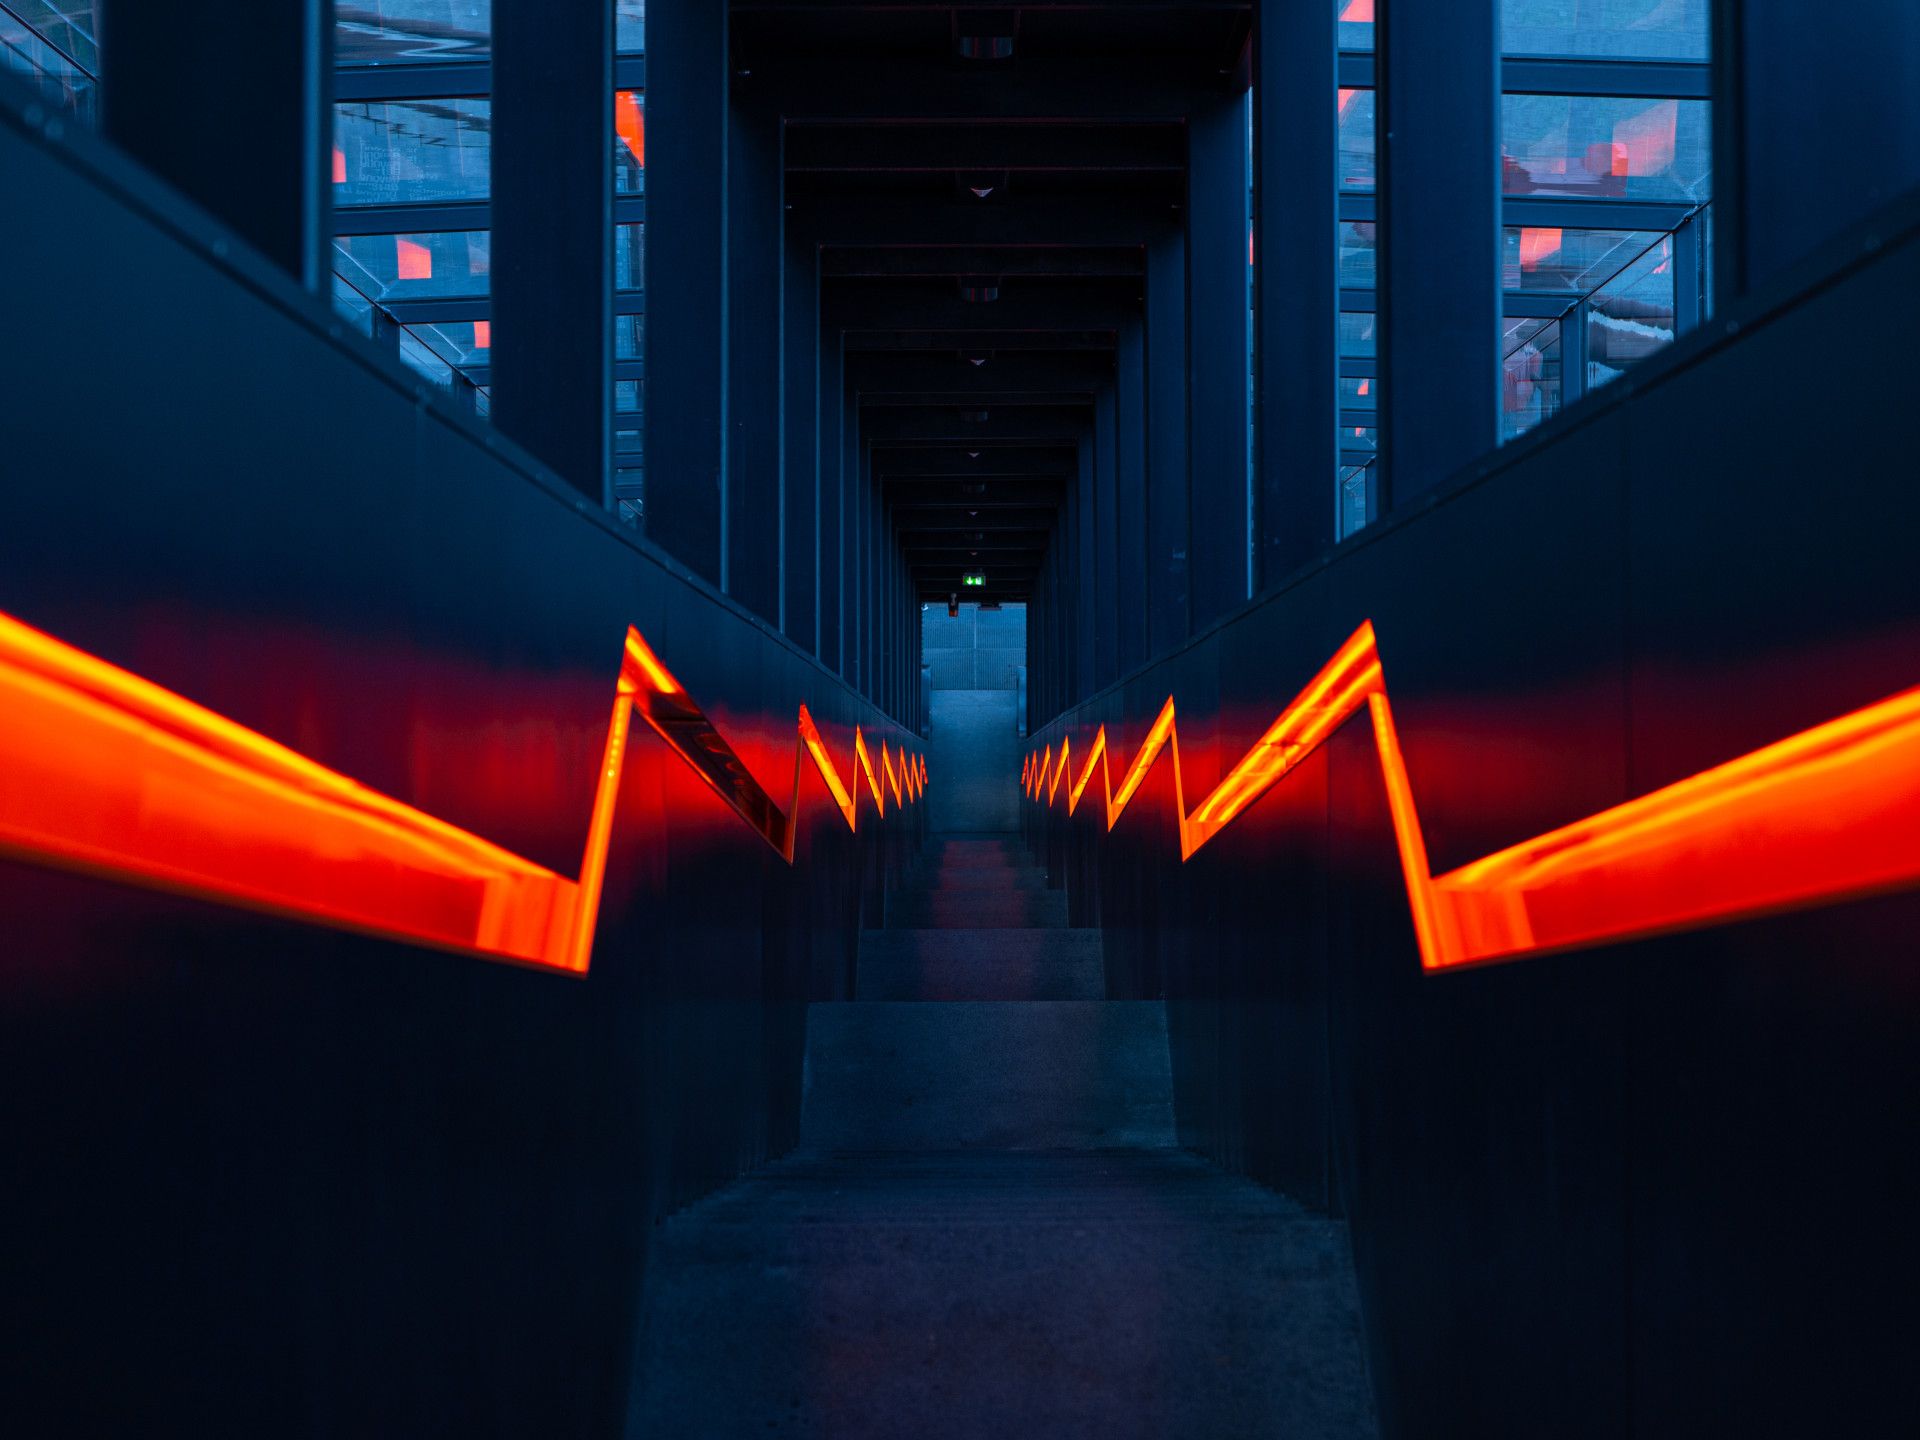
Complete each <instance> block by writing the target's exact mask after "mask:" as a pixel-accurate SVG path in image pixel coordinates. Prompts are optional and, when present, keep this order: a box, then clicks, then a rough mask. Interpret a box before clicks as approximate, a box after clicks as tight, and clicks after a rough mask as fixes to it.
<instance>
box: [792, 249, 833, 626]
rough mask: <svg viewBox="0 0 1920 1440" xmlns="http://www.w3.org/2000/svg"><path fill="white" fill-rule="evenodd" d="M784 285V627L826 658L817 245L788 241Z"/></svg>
mask: <svg viewBox="0 0 1920 1440" xmlns="http://www.w3.org/2000/svg"><path fill="white" fill-rule="evenodd" d="M784 284H785V298H784V301H783V304H782V307H781V309H782V319H781V325H782V327H783V335H782V343H783V345H784V347H785V361H784V366H785V369H784V374H783V376H782V382H781V393H782V394H783V396H784V397H785V400H784V405H783V408H782V410H781V425H782V439H783V444H782V448H781V475H782V478H781V502H780V505H781V509H780V513H781V517H782V527H781V528H782V530H783V531H784V533H785V541H786V543H785V548H784V552H783V555H782V565H783V567H784V581H785V589H784V591H783V594H782V601H781V604H782V607H783V613H784V615H785V623H784V624H783V625H782V627H781V628H782V629H783V630H785V631H786V633H787V635H788V637H789V638H790V639H792V641H793V642H794V643H795V644H796V645H798V646H799V647H800V648H801V649H803V650H809V651H812V652H813V653H814V654H816V655H820V654H823V652H822V649H821V645H820V627H819V613H820V559H821V557H820V548H821V534H820V531H821V509H822V505H823V503H824V500H825V498H826V486H825V484H824V477H823V476H822V473H821V457H820V408H821V401H820V388H819V387H820V346H821V335H820V280H819V256H818V253H817V252H816V251H815V249H814V247H812V246H811V245H801V244H797V243H796V242H794V241H793V240H791V239H790V240H789V241H788V242H787V252H786V276H785V280H784ZM828 663H829V664H831V662H828Z"/></svg>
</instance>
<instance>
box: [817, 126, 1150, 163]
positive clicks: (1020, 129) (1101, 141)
mask: <svg viewBox="0 0 1920 1440" xmlns="http://www.w3.org/2000/svg"><path fill="white" fill-rule="evenodd" d="M1186 140H1187V137H1186V133H1185V132H1184V131H1183V130H1182V129H1181V127H1180V126H1178V125H1169V124H1158V125H1154V124H1147V125H1111V124H1109V125H1081V124H1067V125H1061V124H1054V123H1049V124H1044V125H1036V124H1030V123H1025V122H1021V121H1017V120H1015V121H988V120H970V121H967V122H965V123H962V124H954V123H943V124H931V125H928V124H919V125H833V124H821V125H808V124H790V125H788V126H787V149H786V168H787V173H788V174H800V175H807V174H811V175H838V174H882V175H916V174H928V173H936V174H943V173H948V172H955V171H959V172H966V173H973V174H992V173H996V172H1001V171H1005V172H1008V173H1014V174H1018V173H1023V172H1033V173H1053V172H1064V173H1081V174H1084V173H1102V174H1121V175H1131V174H1142V173H1161V174H1175V175H1177V174H1179V173H1181V172H1182V171H1184V170H1185V169H1186V166H1187V143H1186Z"/></svg>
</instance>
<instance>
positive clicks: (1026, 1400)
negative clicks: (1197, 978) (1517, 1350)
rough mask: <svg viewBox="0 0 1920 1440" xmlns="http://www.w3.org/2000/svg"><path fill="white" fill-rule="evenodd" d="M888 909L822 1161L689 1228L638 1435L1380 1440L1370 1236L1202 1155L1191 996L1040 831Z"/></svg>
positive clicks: (1000, 841) (854, 1014)
mask: <svg viewBox="0 0 1920 1440" xmlns="http://www.w3.org/2000/svg"><path fill="white" fill-rule="evenodd" d="M938 713H939V711H938V710H936V715H937V714H938ZM937 729H938V726H937V723H936V731H937ZM937 738H938V737H937V734H936V743H937ZM1009 783H1011V782H1009ZM887 922H888V923H887V926H886V928H885V929H881V930H869V931H867V932H865V934H864V935H863V936H862V940H861V949H860V963H859V975H858V983H857V986H856V990H855V997H854V999H852V1000H851V1001H848V1002H844V1003H837V1004H820V1005H815V1006H814V1007H813V1010H812V1013H811V1016H810V1019H809V1024H808V1031H807V1088H806V1098H805V1109H804V1118H803V1133H802V1141H801V1147H800V1150H799V1152H798V1153H797V1154H795V1155H794V1156H792V1157H789V1158H788V1159H786V1160H784V1161H782V1162H779V1163H777V1164H775V1165H772V1166H770V1167H768V1168H767V1169H765V1170H764V1171H762V1172H760V1173H759V1174H757V1175H754V1176H751V1177H749V1178H748V1179H746V1180H744V1181H742V1182H740V1183H739V1184H736V1185H734V1186H732V1187H731V1188H729V1189H726V1190H724V1191H722V1192H720V1193H719V1194H717V1195H714V1196H712V1197H710V1198H708V1199H707V1200H705V1201H703V1202H701V1203H700V1204H697V1205H695V1206H694V1207H692V1208H691V1209H689V1210H687V1211H685V1212H683V1213H682V1214H680V1215H679V1216H677V1217H675V1218H673V1219H672V1220H670V1221H669V1222H668V1223H667V1224H666V1226H665V1227H664V1228H663V1230H662V1231H661V1234H660V1238H659V1241H658V1243H657V1244H656V1246H655V1251H654V1254H653V1257H652V1260H651V1263H650V1266H649V1272H648V1283H647V1313H646V1318H645V1324H644V1333H643V1339H642V1345H641V1356H640V1375H639V1377H638V1379H639V1383H638V1386H637V1387H636V1391H635V1394H636V1397H637V1400H636V1411H635V1414H634V1416H633V1417H632V1418H633V1423H632V1426H631V1428H630V1433H631V1434H633V1435H635V1436H659V1437H669V1436H731V1435H762V1434H778V1435H795V1436H835V1437H843V1436H844V1437H862V1436H872V1437H880V1436H889V1437H890V1436H905V1435H913V1436H955V1437H959V1436H983V1435H1001V1436H1006V1437H1015V1436H1029V1435H1036V1436H1037V1435H1047V1436H1081V1435H1085V1436H1095V1435H1098V1436H1102V1437H1120V1436H1193V1437H1222V1436H1290V1437H1291V1436H1303V1437H1309V1436H1310V1437H1349V1436H1368V1435H1372V1434H1373V1433H1374V1424H1373V1418H1372V1406H1371V1399H1370V1395H1369V1391H1368V1387H1367V1382H1366V1376H1365V1372H1364V1364H1363V1361H1362V1358H1361V1344H1360V1334H1359V1321H1358V1315H1357V1305H1356V1300H1355V1290H1354V1284H1353V1278H1352V1274H1351V1269H1350V1263H1349V1258H1348V1256H1349V1252H1348V1245H1347V1237H1346V1234H1345V1231H1344V1227H1343V1226H1342V1225H1340V1224H1339V1223H1337V1222H1335V1221H1332V1220H1328V1219H1325V1218H1321V1217H1318V1216H1315V1215H1312V1214H1310V1213H1308V1212H1306V1211H1304V1210H1302V1209H1301V1208H1300V1207H1299V1206H1297V1205H1295V1204H1293V1203H1292V1202H1290V1201H1288V1200H1286V1199H1283V1198H1281V1197H1280V1196H1277V1195H1275V1194H1273V1193H1271V1192H1270V1191H1267V1190H1265V1189H1262V1188H1261V1187H1260V1186H1258V1185H1255V1184H1253V1183H1251V1182H1249V1181H1246V1180H1243V1179H1239V1178H1237V1177H1234V1176H1231V1175H1228V1174H1226V1173H1225V1172H1223V1171H1220V1170H1218V1169H1216V1168H1214V1167H1213V1166H1211V1165H1210V1164H1208V1163H1206V1162H1205V1161H1203V1160H1200V1159H1199V1158H1197V1157H1195V1156H1193V1155H1191V1154H1188V1153H1186V1152H1184V1151H1182V1150H1181V1149H1179V1148H1178V1146H1177V1143H1176V1140H1175V1134H1174V1126H1173V1113H1172V1093H1171V1092H1172V1084H1171V1078H1170V1075H1169V1069H1168V1052H1167V1034H1166V1018H1165V1013H1164V1007H1163V1006H1162V1004H1161V1003H1160V1002H1158V1001H1110V1000H1107V999H1105V998H1104V996H1105V989H1106V987H1105V977H1104V966H1103V957H1102V952H1101V936H1100V932H1099V931H1098V930H1093V929H1072V928H1069V927H1068V926H1067V924H1066V909H1065V897H1064V895H1063V893H1062V892H1061V891H1059V890H1052V889H1049V888H1047V884H1046V876H1045V873H1044V872H1043V871H1042V870H1041V869H1040V868H1039V867H1038V866H1036V865H1035V864H1034V863H1033V862H1032V859H1031V857H1030V856H1029V855H1028V854H1027V853H1026V851H1025V849H1024V847H1023V846H1022V844H1021V842H1020V840H1019V839H1018V837H1017V836H1014V835H1011V834H1006V833H992V832H989V833H954V832H948V833H937V832H936V833H935V834H934V835H933V836H932V837H931V839H930V841H929V844H928V846H927V849H926V851H925V854H924V856H923V858H922V861H921V863H920V865H919V866H918V868H917V870H916V872H915V874H914V875H913V877H912V878H911V880H910V881H909V882H908V884H907V885H906V886H904V887H903V888H902V889H901V890H899V891H898V892H896V893H895V894H893V895H891V896H890V897H889V898H888V906H887Z"/></svg>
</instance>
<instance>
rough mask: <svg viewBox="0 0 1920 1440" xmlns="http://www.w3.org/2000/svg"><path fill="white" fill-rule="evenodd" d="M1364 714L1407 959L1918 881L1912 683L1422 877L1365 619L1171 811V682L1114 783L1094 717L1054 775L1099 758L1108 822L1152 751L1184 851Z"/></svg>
mask: <svg viewBox="0 0 1920 1440" xmlns="http://www.w3.org/2000/svg"><path fill="white" fill-rule="evenodd" d="M1363 708H1364V709H1365V710H1366V711H1367V712H1368V715H1369V718H1370V719H1371V721H1372V729H1373V736H1374V741H1375V749H1376V751H1377V753H1378V756H1379V761H1380V772H1381V777H1382V779H1383V781H1384V782H1385V786H1386V792H1387V804H1388V809H1389V812H1390V814H1391V816H1392V822H1393V833H1394V840H1395V843H1396V845H1397V847H1398V849H1399V852H1400V864H1401V871H1402V874H1403V876H1404V877H1405V881H1406V887H1407V901H1408V907H1409V909H1410V910H1411V912H1412V917H1413V929H1414V937H1415V940H1416V941H1417V943H1418V945H1419V950H1420V961H1421V964H1422V965H1423V966H1424V967H1425V968H1426V969H1428V970H1448V969H1454V968H1458V967H1460V966H1465V965H1473V964H1479V963H1482V962H1485V961H1490V960H1512V959H1520V958H1523V957H1528V956H1534V955H1544V954H1548V953H1551V952H1554V951H1562V950H1570V949H1576V948H1579V947H1583V946H1589V945H1598V944H1603V943H1607V942H1610V941H1618V940H1626V939H1632V938H1637V937H1643V936H1648V935H1656V934H1662V933H1665V932H1669V931H1674V930H1684V929H1692V928H1697V927H1700V926H1706V925H1716V924H1725V923H1728V922H1730V921H1733V920H1736V919H1742V918H1746V917H1751V916H1756V915H1763V914H1767V913H1771V912H1774V911H1779V910H1785V909H1792V908H1797V907H1801V906H1806V905H1814V904H1822V903H1830V902H1833V901H1836V900H1840V899H1844V898H1851V897H1856V896H1861V895H1867V894H1873V893H1877V892H1881V891H1886V890H1894V889H1904V888H1909V887H1912V886H1914V885H1917V884H1920V688H1916V689H1912V690H1906V691H1903V692H1901V693H1900V694H1898V695H1894V696H1891V697H1890V698H1888V699H1886V700H1882V701H1880V702H1878V703H1877V704H1873V705H1869V706H1867V707H1866V708H1865V709H1862V710H1856V711H1854V712H1853V713H1851V714H1849V715H1843V716H1841V717H1840V718H1839V719H1837V720H1831V721H1828V722H1827V723H1826V724H1824V725H1817V726H1815V727H1814V728H1813V729H1811V730H1804V731H1802V732H1800V733H1799V734H1797V735H1793V736H1789V737H1788V738H1787V739H1785V740H1781V741H1778V742H1777V743H1775V744H1772V745H1768V746H1765V747H1764V748H1762V749H1759V750H1755V751H1753V752H1752V753H1750V754H1747V755H1743V756H1741V757H1740V758H1739V759H1737V760H1732V761H1729V762H1728V763H1726V764H1724V765H1719V766H1715V767H1714V768H1712V769H1710V770H1704V771H1702V772H1701V773H1699V774H1697V775H1693V776H1690V777H1688V778H1687V779H1685V780H1681V781H1678V782H1676V783H1674V784H1672V785H1668V786H1665V787H1663V788H1661V789H1659V790H1655V791H1653V792H1652V793H1651V794H1647V795H1642V796H1640V797H1639V798H1638V799H1635V800H1629V801H1627V802H1626V803H1625V804H1622V805H1616V806H1614V807H1612V808H1611V809H1608V810H1603V811H1601V812H1600V813H1599V814H1597V815H1591V816H1588V817H1587V818H1586V819H1584V820H1577V821H1575V822H1574V823H1573V824H1571V825H1566V826H1562V827H1561V828H1559V829H1557V830H1552V831H1549V832H1548V833H1546V834H1544V835H1539V836H1536V837H1534V838H1533V839H1531V840H1524V841H1522V842H1521V843H1520V844H1518V845H1514V846H1510V847H1508V848H1507V849H1505V850H1501V851H1498V852H1497V853H1495V854H1492V855H1488V856H1486V857H1485V858H1484V859H1480V860H1476V861H1473V862H1472V863H1471V864H1467V865H1463V866H1461V867H1460V868H1459V869H1457V870H1453V871H1450V872H1448V873H1447V874H1445V875H1440V876H1437V877H1436V876H1434V875H1433V874H1432V872H1431V870H1430V868H1429V866H1428V861H1427V849H1426V840H1425V838H1424V836H1423V834H1422V831H1421V827H1420V819H1419V815H1418V813H1417V811H1416V809H1415V806H1414V800H1413V788H1412V784H1411V782H1410V781H1409V779H1408V775H1407V765H1406V759H1405V757H1404V755H1403V754H1402V752H1401V748H1400V739H1399V734H1398V732H1397V731H1396V730H1395V728H1394V723H1393V710H1392V707H1391V705H1390V704H1389V703H1388V700H1387V689H1386V681H1385V678H1384V676H1383V674H1382V671H1381V667H1380V656H1379V651H1378V649H1377V647H1376V645H1375V641H1374V633H1373V626H1372V624H1371V623H1370V622H1369V623H1366V624H1363V625H1361V627H1360V628H1359V629H1358V630H1356V631H1354V633H1353V635H1352V636H1351V637H1350V638H1349V639H1348V640H1347V642H1346V644H1344V645H1342V646H1341V647H1340V649H1339V651H1338V652H1336V653H1335V655H1334V657H1333V658H1332V659H1331V660H1329V661H1328V662H1327V664H1326V665H1325V666H1324V667H1323V668H1322V669H1321V671H1320V673H1319V674H1317V675H1316V676H1314V678H1313V680H1312V681H1311V682H1310V683H1309V684H1308V685H1307V687H1306V689H1304V690H1302V691H1301V692H1300V694H1299V695H1297V696H1296V697H1295V698H1294V700H1293V701H1292V703H1291V704H1289V705H1288V706H1287V707H1286V708H1285V709H1284V710H1282V711H1281V712H1280V715H1279V717H1278V718H1277V719H1276V720H1275V721H1274V723H1273V724H1272V725H1271V726H1270V727H1269V728H1268V729H1267V731H1266V733H1265V734H1264V735H1262V736H1261V737H1260V738H1259V739H1258V740H1257V741H1255V742H1254V745H1253V747H1252V749H1250V750H1249V751H1248V752H1247V753H1246V755H1245V756H1243V757H1242V758H1241V759H1240V761H1239V763H1238V764H1236V765H1235V766H1234V767H1233V769H1232V770H1230V771H1228V772H1227V774H1226V776H1225V777H1224V778H1223V779H1222V780H1221V781H1220V783H1219V784H1218V785H1216V786H1215V787H1214V788H1213V791H1212V793H1210V794H1209V795H1208V796H1207V797H1206V798H1205V799H1204V800H1202V801H1201V802H1200V804H1199V805H1198V806H1197V807H1196V808H1195V809H1194V810H1193V811H1192V812H1191V813H1189V812H1188V810H1187V808H1186V798H1185V787H1184V785H1183V783H1182V777H1181V773H1180V740H1179V735H1178V733H1177V732H1176V730H1175V727H1174V705H1173V700H1172V698H1171V697H1169V698H1168V700H1167V702H1166V704H1165V705H1163V706H1162V707H1161V709H1160V713H1159V715H1158V716H1157V717H1156V718H1155V720H1154V722H1153V725H1152V727H1151V728H1150V729H1149V730H1148V732H1147V736H1146V739H1145V740H1144V741H1143V742H1142V743H1141V745H1140V749H1139V750H1138V751H1137V752H1136V753H1135V755H1134V758H1133V761H1132V763H1131V764H1130V765H1128V767H1127V769H1126V772H1125V774H1124V776H1123V777H1122V779H1121V782H1120V787H1119V789H1118V790H1117V791H1116V790H1115V789H1114V786H1113V779H1112V774H1111V771H1110V769H1109V760H1108V750H1107V732H1106V728H1105V727H1104V726H1102V727H1101V728H1100V729H1099V730H1098V731H1097V732H1096V733H1095V735H1094V738H1093V743H1092V745H1091V747H1090V748H1089V750H1088V752H1087V758H1086V762H1085V765H1084V767H1083V768H1082V770H1081V771H1080V772H1079V774H1078V776H1077V778H1073V779H1071V780H1070V781H1069V783H1068V784H1067V786H1066V792H1067V800H1066V807H1067V813H1068V814H1069V815H1072V814H1073V813H1074V812H1075V811H1076V810H1077V809H1078V808H1079V805H1080V799H1081V796H1082V794H1083V793H1084V792H1085V791H1086V788H1087V786H1088V784H1089V783H1090V782H1091V781H1092V779H1093V773H1094V769H1095V766H1096V765H1097V766H1098V767H1099V769H1100V774H1101V777H1102V785H1103V788H1104V791H1105V795H1104V800H1105V804H1104V807H1103V814H1102V818H1103V819H1104V820H1105V823H1106V828H1107V829H1108V830H1111V829H1113V827H1114V826H1115V825H1117V824H1118V823H1119V821H1120V816H1121V814H1122V813H1123V812H1124V811H1125V810H1126V808H1127V805H1128V803H1129V802H1130V801H1131V800H1132V799H1133V797H1134V795H1135V794H1136V793H1137V792H1138V791H1139V788H1140V785H1141V783H1142V782H1143V781H1144V780H1145V778H1146V775H1147V771H1148V770H1149V769H1150V768H1151V767H1152V765H1153V763H1154V761H1155V760H1156V759H1158V758H1159V755H1160V753H1161V751H1162V750H1166V751H1168V752H1170V753H1171V756H1172V760H1173V793H1174V808H1175V815H1176V818H1177V822H1178V827H1179V838H1180V858H1181V860H1182V861H1186V860H1189V859H1191V858H1192V857H1193V855H1194V854H1195V853H1196V852H1198V851H1199V850H1200V849H1201V847H1202V846H1204V845H1206V844H1207V842H1208V841H1210V840H1212V839H1213V837H1214V836H1216V835H1218V834H1219V833H1220V831H1221V830H1223V829H1225V828H1226V826H1228V825H1229V824H1231V823H1232V822H1233V820H1234V819H1235V818H1236V817H1238V816H1239V815H1241V814H1243V813H1244V812H1245V811H1246V809H1247V807H1248V806H1249V805H1251V804H1253V803H1254V801H1256V800H1258V799H1259V798H1260V797H1261V796H1262V795H1264V794H1265V793H1266V792H1267V791H1268V790H1270V789H1272V788H1273V787H1274V786H1275V785H1277V784H1278V783H1279V782H1280V781H1281V780H1282V779H1284V778H1285V777H1286V775H1287V774H1288V773H1289V772H1290V771H1292V770H1293V768H1294V767H1295V766H1297V765H1298V764H1299V763H1300V762H1301V761H1302V760H1304V759H1305V758H1306V757H1307V756H1308V755H1310V754H1311V753H1312V752H1313V751H1314V750H1315V749H1316V748H1318V747H1319V745H1320V744H1321V743H1322V742H1323V741H1325V740H1326V739H1327V737H1328V736H1329V735H1331V734H1332V733H1333V732H1334V731H1335V730H1336V729H1338V728H1339V727H1340V726H1341V725H1342V724H1344V723H1345V722H1346V721H1347V720H1348V719H1350V718H1352V717H1353V716H1354V715H1356V714H1357V713H1358V712H1359V711H1360V710H1361V709H1363ZM1069 754H1070V746H1069V743H1068V741H1067V740H1065V739H1064V738H1063V739H1062V740H1061V742H1060V757H1059V760H1058V761H1057V762H1056V761H1055V759H1054V756H1053V747H1052V746H1051V745H1049V746H1047V747H1046V748H1045V749H1044V750H1043V751H1039V752H1035V753H1032V754H1029V755H1028V756H1027V757H1026V760H1025V762H1024V764H1023V765H1022V768H1021V785H1022V788H1023V790H1024V791H1025V793H1026V795H1027V797H1028V798H1029V799H1030V800H1033V801H1035V802H1036V803H1041V804H1047V805H1051V804H1053V803H1055V801H1056V800H1057V799H1058V796H1059V792H1060V789H1061V779H1062V777H1063V776H1069V775H1071V774H1072V770H1071V762H1070V759H1069Z"/></svg>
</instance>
